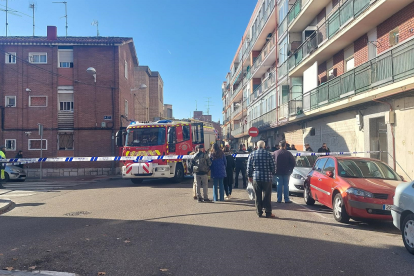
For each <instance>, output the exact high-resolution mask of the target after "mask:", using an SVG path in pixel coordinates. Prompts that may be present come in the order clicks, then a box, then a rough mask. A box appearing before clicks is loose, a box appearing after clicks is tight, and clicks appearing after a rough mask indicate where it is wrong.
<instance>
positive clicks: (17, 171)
mask: <svg viewBox="0 0 414 276" xmlns="http://www.w3.org/2000/svg"><path fill="white" fill-rule="evenodd" d="M10 172H12V173H19V172H20V171H19V170H15V169H10Z"/></svg>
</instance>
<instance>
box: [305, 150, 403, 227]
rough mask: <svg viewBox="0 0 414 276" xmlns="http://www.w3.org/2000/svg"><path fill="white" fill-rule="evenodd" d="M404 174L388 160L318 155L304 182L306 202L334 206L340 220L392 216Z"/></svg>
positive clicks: (337, 218) (383, 218) (334, 214)
mask: <svg viewBox="0 0 414 276" xmlns="http://www.w3.org/2000/svg"><path fill="white" fill-rule="evenodd" d="M401 182H402V179H401V177H400V176H399V175H398V174H397V173H396V172H394V171H393V170H392V169H391V168H390V167H389V166H388V165H387V164H385V163H384V162H381V161H379V160H376V159H370V158H359V157H345V156H341V157H333V156H324V157H319V158H318V160H317V161H316V163H315V165H314V166H313V169H312V171H311V172H310V173H309V175H308V178H307V179H306V181H305V183H304V186H305V187H304V189H305V191H304V193H303V197H304V200H305V203H306V204H308V205H313V204H314V203H315V201H318V202H319V203H321V204H323V205H325V206H327V207H329V208H331V209H333V216H334V218H335V219H336V220H337V221H339V222H348V221H349V219H350V218H363V219H381V220H391V219H392V216H391V211H390V210H391V206H392V204H393V197H394V193H395V188H396V187H397V185H398V184H399V183H401Z"/></svg>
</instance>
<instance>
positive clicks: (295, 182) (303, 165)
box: [289, 151, 318, 193]
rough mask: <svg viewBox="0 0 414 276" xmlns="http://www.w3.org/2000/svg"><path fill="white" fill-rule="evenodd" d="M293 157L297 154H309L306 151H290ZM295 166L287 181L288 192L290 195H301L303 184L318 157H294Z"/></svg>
mask: <svg viewBox="0 0 414 276" xmlns="http://www.w3.org/2000/svg"><path fill="white" fill-rule="evenodd" d="M290 152H291V153H292V154H293V156H295V155H296V154H297V153H304V154H305V153H309V152H308V151H290ZM295 159H296V166H295V168H294V169H293V172H292V174H291V175H290V179H289V192H291V193H303V191H304V190H303V182H305V179H306V176H307V175H308V173H309V172H310V171H311V170H312V167H313V164H315V161H316V159H318V156H296V157H295Z"/></svg>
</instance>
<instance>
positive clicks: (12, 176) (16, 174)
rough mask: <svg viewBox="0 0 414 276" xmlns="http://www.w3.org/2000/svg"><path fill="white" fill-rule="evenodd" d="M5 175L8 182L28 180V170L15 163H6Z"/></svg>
mask: <svg viewBox="0 0 414 276" xmlns="http://www.w3.org/2000/svg"><path fill="white" fill-rule="evenodd" d="M4 177H5V178H6V182H8V181H21V182H23V181H25V180H26V172H25V171H24V170H23V169H22V168H20V167H18V166H15V165H8V164H7V165H6V169H5V170H4Z"/></svg>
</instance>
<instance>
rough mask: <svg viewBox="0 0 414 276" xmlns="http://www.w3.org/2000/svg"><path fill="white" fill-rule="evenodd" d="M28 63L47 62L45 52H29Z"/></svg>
mask: <svg viewBox="0 0 414 276" xmlns="http://www.w3.org/2000/svg"><path fill="white" fill-rule="evenodd" d="M29 62H30V63H41V64H46V63H47V53H29Z"/></svg>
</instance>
